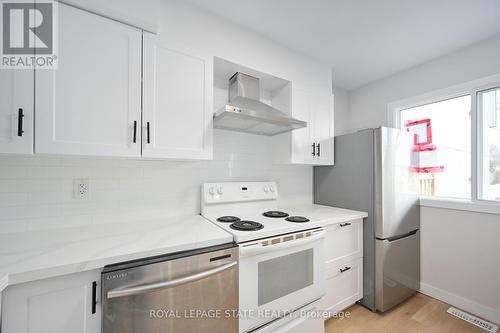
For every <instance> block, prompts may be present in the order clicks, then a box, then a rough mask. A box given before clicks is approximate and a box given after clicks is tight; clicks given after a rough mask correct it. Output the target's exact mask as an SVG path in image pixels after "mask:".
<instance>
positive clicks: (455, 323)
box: [325, 294, 486, 333]
mask: <svg viewBox="0 0 500 333" xmlns="http://www.w3.org/2000/svg"><path fill="white" fill-rule="evenodd" d="M449 307H450V305H448V304H446V303H443V302H441V301H438V300H436V299H433V298H430V297H428V296H425V295H423V294H416V295H415V296H413V297H412V298H410V299H408V300H407V301H406V302H404V303H403V304H401V305H400V306H399V307H396V308H394V309H393V310H391V311H389V312H386V313H383V314H380V313H373V312H371V311H370V310H367V309H366V308H364V307H362V306H361V305H358V304H355V305H353V306H351V307H350V308H348V309H346V310H345V311H346V312H347V311H349V312H350V313H351V317H350V318H344V319H340V318H332V319H329V320H328V321H327V322H326V324H325V332H326V333H364V332H366V333H392V332H394V333H396V332H397V333H399V332H402V333H416V332H419V333H446V332H449V333H469V332H481V333H485V332H486V331H484V330H482V329H480V328H478V327H476V326H474V325H471V324H469V323H467V322H465V321H463V320H461V319H458V318H455V317H453V316H451V315H449V314H447V313H446V310H448V308H449Z"/></svg>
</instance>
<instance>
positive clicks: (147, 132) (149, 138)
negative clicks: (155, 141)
mask: <svg viewBox="0 0 500 333" xmlns="http://www.w3.org/2000/svg"><path fill="white" fill-rule="evenodd" d="M146 142H147V143H148V144H150V143H151V129H150V127H149V121H148V122H147V123H146Z"/></svg>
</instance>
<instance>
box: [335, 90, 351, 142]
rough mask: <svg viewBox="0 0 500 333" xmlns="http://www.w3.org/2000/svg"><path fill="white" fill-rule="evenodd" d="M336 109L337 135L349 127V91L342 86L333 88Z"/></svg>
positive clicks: (343, 132)
mask: <svg viewBox="0 0 500 333" xmlns="http://www.w3.org/2000/svg"><path fill="white" fill-rule="evenodd" d="M333 94H334V97H335V98H334V104H335V105H334V110H335V135H342V134H345V133H346V132H347V129H348V127H349V93H348V92H347V91H345V90H344V89H342V88H337V87H335V88H333Z"/></svg>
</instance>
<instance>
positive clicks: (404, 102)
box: [387, 73, 500, 128]
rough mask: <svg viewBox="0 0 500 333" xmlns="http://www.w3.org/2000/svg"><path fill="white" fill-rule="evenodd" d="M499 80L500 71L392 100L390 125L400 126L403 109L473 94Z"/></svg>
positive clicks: (389, 109)
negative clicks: (400, 114) (400, 113)
mask: <svg viewBox="0 0 500 333" xmlns="http://www.w3.org/2000/svg"><path fill="white" fill-rule="evenodd" d="M499 82H500V73H499V74H495V75H491V76H487V77H484V78H480V79H477V80H472V81H468V82H464V83H462V84H457V85H454V86H450V87H447V88H444V89H439V90H435V91H430V92H427V93H424V94H421V95H417V96H413V97H410V98H406V99H401V100H398V101H394V102H391V103H389V104H387V123H388V125H389V126H390V127H394V128H399V121H398V120H399V114H398V113H399V111H401V110H403V109H408V108H412V107H417V106H421V105H425V104H430V103H434V102H439V101H442V100H446V99H451V98H455V97H459V96H463V95H468V94H473V93H474V92H475V91H481V90H485V89H488V87H491V86H492V85H495V84H497V83H499Z"/></svg>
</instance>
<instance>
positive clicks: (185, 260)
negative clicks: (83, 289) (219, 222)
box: [101, 244, 238, 333]
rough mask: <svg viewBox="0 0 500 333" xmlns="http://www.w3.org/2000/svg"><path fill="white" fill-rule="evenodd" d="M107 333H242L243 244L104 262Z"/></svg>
mask: <svg viewBox="0 0 500 333" xmlns="http://www.w3.org/2000/svg"><path fill="white" fill-rule="evenodd" d="M101 279H102V311H103V313H102V324H103V326H102V332H103V333H132V332H134V333H139V332H140V333H160V332H162V333H164V332H169V333H177V332H179V333H189V332H196V333H199V332H213V333H220V332H225V333H232V332H234V333H237V332H238V319H237V317H236V316H234V315H233V314H234V313H235V312H236V311H237V310H238V247H237V246H236V245H235V244H226V245H221V246H215V247H210V248H204V249H200V250H195V251H187V252H181V253H175V254H171V255H166V256H159V257H153V258H147V259H144V260H135V261H130V262H125V263H121V264H116V265H110V266H106V267H104V270H103V272H102V275H101Z"/></svg>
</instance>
